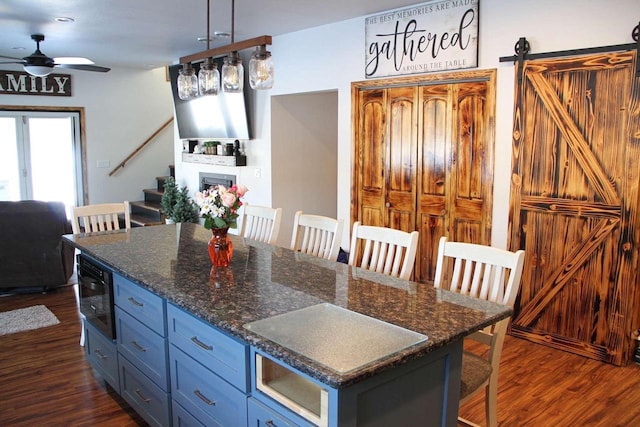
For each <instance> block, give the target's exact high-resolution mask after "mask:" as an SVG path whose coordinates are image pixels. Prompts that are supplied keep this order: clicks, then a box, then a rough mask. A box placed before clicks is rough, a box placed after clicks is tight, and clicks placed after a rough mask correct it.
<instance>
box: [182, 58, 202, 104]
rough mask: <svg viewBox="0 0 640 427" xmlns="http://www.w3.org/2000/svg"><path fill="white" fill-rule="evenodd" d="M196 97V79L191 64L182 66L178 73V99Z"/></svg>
mask: <svg viewBox="0 0 640 427" xmlns="http://www.w3.org/2000/svg"><path fill="white" fill-rule="evenodd" d="M197 96H198V78H197V77H196V72H195V71H194V69H193V68H192V67H191V64H184V65H183V66H182V68H181V69H180V70H179V71H178V97H179V98H180V99H182V100H187V99H191V98H195V97H197Z"/></svg>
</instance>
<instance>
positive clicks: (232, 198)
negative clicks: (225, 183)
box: [220, 192, 236, 208]
mask: <svg viewBox="0 0 640 427" xmlns="http://www.w3.org/2000/svg"><path fill="white" fill-rule="evenodd" d="M220 198H221V199H222V205H223V206H225V207H227V208H232V207H233V205H234V204H235V203H236V195H235V194H233V193H231V192H226V193H223V194H221V195H220Z"/></svg>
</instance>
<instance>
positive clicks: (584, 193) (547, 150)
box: [510, 52, 640, 365]
mask: <svg viewBox="0 0 640 427" xmlns="http://www.w3.org/2000/svg"><path fill="white" fill-rule="evenodd" d="M634 56H635V55H634V53H633V52H626V53H611V54H601V55H593V56H588V57H571V58H564V59H555V60H538V61H528V62H526V63H525V66H524V69H523V75H522V77H523V78H522V82H521V85H520V86H519V87H518V86H517V89H516V90H517V96H516V106H515V111H516V116H515V118H514V126H515V128H514V133H513V135H514V140H513V141H514V147H513V153H514V154H513V156H514V157H513V174H512V188H511V215H510V216H511V218H510V219H511V221H510V227H511V232H510V233H511V239H510V247H511V249H512V250H515V249H524V250H525V251H526V262H525V270H524V273H523V277H522V286H521V290H520V294H519V298H518V301H517V305H516V308H515V313H514V316H513V322H512V330H511V332H512V334H513V335H516V336H520V337H524V338H527V339H530V340H532V341H535V342H539V343H544V344H547V345H549V346H552V347H555V348H559V349H564V350H568V351H570V352H573V353H577V354H580V355H583V356H587V357H590V358H594V359H597V360H602V361H605V362H609V363H613V364H616V365H621V364H624V363H627V362H628V361H629V360H630V356H631V353H632V350H633V342H632V338H631V337H632V333H633V331H634V330H635V329H637V328H638V327H639V326H640V325H639V324H638V320H639V318H638V313H639V310H640V295H639V292H638V279H639V278H638V264H639V262H638V242H639V228H638V226H639V222H640V217H639V213H638V202H639V199H638V194H639V193H638V185H639V183H640V102H639V101H640V96H639V88H638V83H639V82H640V78H638V77H635V62H634ZM516 73H517V70H516Z"/></svg>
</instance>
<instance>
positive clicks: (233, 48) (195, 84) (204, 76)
mask: <svg viewBox="0 0 640 427" xmlns="http://www.w3.org/2000/svg"><path fill="white" fill-rule="evenodd" d="M209 24H210V0H207V50H206V51H203V52H198V53H194V54H192V55H188V56H183V57H181V58H180V64H182V69H180V70H179V72H178V96H179V97H180V99H183V100H187V99H192V98H195V97H197V96H198V95H200V96H203V95H216V94H218V93H219V88H220V86H222V90H223V91H224V92H232V93H233V92H242V91H243V86H244V68H243V66H242V59H241V58H240V54H239V53H238V52H240V51H241V50H244V49H249V48H252V47H255V48H256V51H255V52H254V53H253V56H252V58H251V61H250V62H249V81H250V84H251V87H252V88H253V89H271V87H272V86H273V62H272V61H271V53H270V52H269V51H267V45H270V44H271V36H260V37H255V38H252V39H248V40H244V41H241V42H238V43H236V42H235V41H234V37H235V0H232V1H231V43H230V44H229V45H227V46H221V47H216V48H213V49H210V48H209V43H210V41H211V37H210V25H209ZM223 55H226V56H225V57H224V60H223V65H222V70H221V72H218V68H217V66H216V64H215V62H214V58H219V57H221V56H223ZM198 62H200V63H201V64H200V71H199V72H198V76H197V77H196V75H195V71H194V69H193V67H192V65H191V64H192V63H198Z"/></svg>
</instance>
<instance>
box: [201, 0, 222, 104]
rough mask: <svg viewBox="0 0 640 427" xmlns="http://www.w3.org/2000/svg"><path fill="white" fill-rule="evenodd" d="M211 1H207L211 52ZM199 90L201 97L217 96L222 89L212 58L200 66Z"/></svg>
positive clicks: (208, 34)
mask: <svg viewBox="0 0 640 427" xmlns="http://www.w3.org/2000/svg"><path fill="white" fill-rule="evenodd" d="M210 9H211V0H207V50H209V43H210V42H211V21H210V19H211V18H210V17H211V10H210ZM198 88H199V91H200V96H205V95H217V94H218V89H219V88H220V73H219V72H218V66H217V65H216V64H214V63H213V59H212V58H211V57H207V58H205V60H204V63H203V64H202V65H201V66H200V71H199V72H198Z"/></svg>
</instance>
